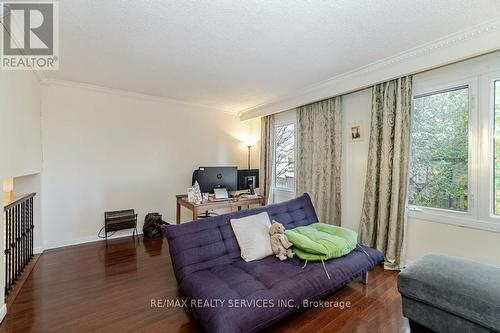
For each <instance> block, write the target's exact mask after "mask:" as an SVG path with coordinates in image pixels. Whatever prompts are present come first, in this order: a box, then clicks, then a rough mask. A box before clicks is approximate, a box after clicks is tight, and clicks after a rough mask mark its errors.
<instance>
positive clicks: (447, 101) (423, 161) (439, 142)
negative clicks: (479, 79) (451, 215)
mask: <svg viewBox="0 0 500 333" xmlns="http://www.w3.org/2000/svg"><path fill="white" fill-rule="evenodd" d="M499 119H500V118H499ZM498 128H499V131H500V126H499V127H498ZM411 138H412V142H411V160H410V168H409V192H408V203H409V204H410V205H414V206H422V207H431V208H440V209H448V210H453V211H461V212H465V211H468V183H469V179H468V178H469V177H468V174H469V167H468V164H469V157H468V156H469V88H468V87H460V88H456V89H453V90H448V91H442V92H437V93H433V94H428V95H424V96H417V97H415V98H414V100H413V125H412V133H411ZM497 150H498V152H499V154H498V155H499V156H500V147H498V148H497ZM497 163H498V162H497ZM499 165H500V164H499ZM499 174H500V172H499ZM497 191H498V192H499V193H500V186H499V190H497Z"/></svg>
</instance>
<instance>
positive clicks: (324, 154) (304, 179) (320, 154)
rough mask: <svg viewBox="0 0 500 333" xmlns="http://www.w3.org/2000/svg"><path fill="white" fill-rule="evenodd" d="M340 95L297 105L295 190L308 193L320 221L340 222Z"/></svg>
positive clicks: (337, 223)
mask: <svg viewBox="0 0 500 333" xmlns="http://www.w3.org/2000/svg"><path fill="white" fill-rule="evenodd" d="M341 114H342V112H341V97H334V98H329V99H327V100H323V101H320V102H316V103H312V104H308V105H305V106H301V107H299V108H297V127H298V130H297V149H298V153H297V163H296V167H297V170H296V177H297V179H296V193H297V194H301V193H304V192H307V193H309V195H310V196H311V199H312V202H313V205H314V207H315V209H316V213H317V215H318V219H319V222H322V223H328V224H333V225H340V217H341V206H340V187H341V180H340V170H341V162H342V161H341V159H342V156H341V155H342V144H341V142H342V119H341V118H342V117H341Z"/></svg>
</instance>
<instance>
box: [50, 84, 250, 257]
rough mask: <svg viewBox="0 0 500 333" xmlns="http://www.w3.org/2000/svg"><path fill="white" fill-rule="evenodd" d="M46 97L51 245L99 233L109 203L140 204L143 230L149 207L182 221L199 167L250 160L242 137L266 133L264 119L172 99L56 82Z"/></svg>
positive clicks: (114, 206) (124, 206)
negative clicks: (244, 118)
mask: <svg viewBox="0 0 500 333" xmlns="http://www.w3.org/2000/svg"><path fill="white" fill-rule="evenodd" d="M42 96H43V97H42V100H43V103H42V132H43V156H44V172H43V176H42V189H43V193H44V200H43V203H42V213H43V221H45V222H46V223H45V224H44V232H43V239H44V243H45V248H52V247H58V246H63V245H68V244H74V243H80V242H85V241H92V240H96V239H97V233H98V231H99V229H100V228H101V227H102V226H103V223H104V221H103V214H104V211H108V210H119V209H127V208H134V209H135V210H136V212H138V213H139V223H138V229H139V230H141V229H142V223H143V221H144V216H145V214H146V213H148V212H159V213H161V214H163V215H164V219H165V220H167V221H169V222H174V221H175V195H176V194H180V193H186V188H187V187H188V186H190V182H191V175H192V171H193V170H194V169H195V168H197V167H198V166H200V165H235V166H239V167H246V164H247V148H246V147H245V146H244V144H242V143H241V141H240V140H243V139H245V138H246V137H247V136H248V135H249V134H248V133H251V134H250V135H255V136H258V133H259V126H260V125H259V124H260V121H259V120H256V121H251V122H248V123H241V122H240V121H239V118H238V117H237V116H236V115H229V114H225V113H222V112H219V111H214V110H208V109H203V108H201V107H193V106H189V105H186V104H179V103H174V102H170V101H166V100H153V99H147V98H139V97H137V96H135V95H130V96H128V95H126V94H117V93H113V92H110V91H107V90H98V89H89V88H85V87H78V86H64V85H60V84H55V83H53V84H49V85H45V86H43V87H42ZM258 154H259V150H258V147H255V148H253V150H252V155H253V159H252V164H253V166H258V163H259V161H258V156H259V155H258ZM130 233H131V231H130V230H128V231H122V232H119V233H118V235H124V234H130Z"/></svg>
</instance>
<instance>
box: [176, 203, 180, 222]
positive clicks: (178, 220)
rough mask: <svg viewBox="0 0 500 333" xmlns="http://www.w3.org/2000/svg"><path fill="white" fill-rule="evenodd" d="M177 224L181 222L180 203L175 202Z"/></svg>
mask: <svg viewBox="0 0 500 333" xmlns="http://www.w3.org/2000/svg"><path fill="white" fill-rule="evenodd" d="M175 221H176V223H177V224H181V205H180V204H179V203H177V216H176V219H175Z"/></svg>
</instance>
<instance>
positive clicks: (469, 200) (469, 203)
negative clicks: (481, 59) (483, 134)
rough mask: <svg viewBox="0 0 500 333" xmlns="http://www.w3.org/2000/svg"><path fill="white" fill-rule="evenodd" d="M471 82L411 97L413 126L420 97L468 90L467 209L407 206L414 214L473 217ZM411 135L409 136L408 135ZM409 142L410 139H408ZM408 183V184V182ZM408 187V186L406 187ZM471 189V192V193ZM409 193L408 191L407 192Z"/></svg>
mask: <svg viewBox="0 0 500 333" xmlns="http://www.w3.org/2000/svg"><path fill="white" fill-rule="evenodd" d="M461 83H462V84H461ZM471 85H472V84H471V82H469V81H464V82H461V81H457V82H452V83H450V84H446V85H439V86H435V87H430V88H429V89H427V90H423V92H421V93H418V94H417V93H414V94H413V95H412V105H411V108H412V110H411V111H412V124H413V116H414V114H415V103H414V100H415V99H416V98H421V97H426V96H432V95H437V94H441V93H446V92H450V91H455V90H461V89H465V88H467V89H468V98H469V112H468V113H469V115H468V118H469V119H468V130H467V135H468V138H467V139H468V147H467V150H468V154H467V161H468V164H467V182H468V184H467V190H468V192H467V197H468V198H467V207H468V210H467V211H465V212H461V211H458V210H452V209H445V208H437V207H427V206H419V205H410V204H407V207H408V209H409V210H410V211H415V212H424V213H426V214H435V215H437V216H439V215H443V214H445V215H448V214H451V215H454V217H455V218H463V217H464V216H473V212H472V211H473V210H474V206H475V205H474V203H475V200H474V199H475V196H474V193H475V188H474V187H473V186H474V182H473V181H472V176H473V175H472V172H471V171H472V170H471V169H472V168H471V157H472V155H473V154H474V152H473V149H472V147H471V140H472V139H473V138H472V135H471V132H472V129H471V118H472V103H473V100H474V99H473V98H472V96H471V95H472V94H471ZM412 130H413V127H412V129H411V131H412ZM410 135H411V134H410ZM410 140H411V139H410ZM412 145H413V142H412V141H410V154H411V146H412ZM410 160H411V156H410ZM408 177H409V173H408ZM408 183H409V182H408ZM408 187H409V186H408ZM471 189H472V191H471ZM408 191H409V190H408Z"/></svg>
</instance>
